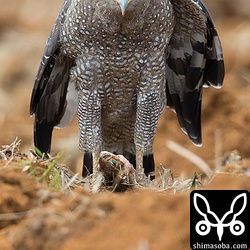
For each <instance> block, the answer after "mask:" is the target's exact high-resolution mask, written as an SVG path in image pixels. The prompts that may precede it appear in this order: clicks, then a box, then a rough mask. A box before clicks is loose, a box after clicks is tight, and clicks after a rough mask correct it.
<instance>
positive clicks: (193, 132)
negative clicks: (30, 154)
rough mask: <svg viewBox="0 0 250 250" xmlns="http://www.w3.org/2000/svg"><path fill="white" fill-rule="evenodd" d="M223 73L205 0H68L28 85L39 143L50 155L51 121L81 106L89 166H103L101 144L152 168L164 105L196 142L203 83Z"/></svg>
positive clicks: (62, 120)
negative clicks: (154, 148) (32, 85)
mask: <svg viewBox="0 0 250 250" xmlns="http://www.w3.org/2000/svg"><path fill="white" fill-rule="evenodd" d="M223 78H224V64H223V57H222V50H221V45H220V41H219V38H218V35H217V32H216V29H215V27H214V25H213V22H212V19H211V17H210V15H209V13H208V10H207V9H206V7H205V5H204V4H203V2H202V1H201V0H65V1H64V4H63V6H62V9H61V11H60V13H59V16H58V18H57V20H56V22H55V24H54V27H53V29H52V31H51V34H50V36H49V39H48V42H47V45H46V47H45V51H44V56H43V59H42V61H41V64H40V67H39V70H38V73H37V77H36V79H35V84H34V88H33V92H32V97H31V106H30V112H31V114H35V127H34V141H35V145H36V147H38V148H39V149H40V150H41V151H42V152H44V153H47V154H48V153H49V152H50V147H51V135H52V131H53V128H54V127H65V126H67V124H68V123H69V122H70V121H71V119H72V117H73V116H74V114H75V113H76V112H77V114H78V121H79V131H80V139H79V146H80V150H82V151H83V152H84V168H83V175H86V174H87V173H88V172H92V171H94V172H95V171H97V164H98V157H99V154H100V152H101V151H102V150H106V151H110V152H112V153H116V154H123V155H124V156H125V157H127V158H128V159H129V160H130V161H131V163H133V164H134V165H135V166H136V168H137V169H139V168H141V167H144V169H145V173H146V174H148V173H149V172H150V171H152V170H153V169H154V158H153V141H154V136H155V132H156V127H157V123H158V119H159V118H160V116H161V114H162V113H163V111H164V110H165V107H166V106H169V107H170V108H172V109H173V110H174V111H175V112H176V114H177V118H178V121H179V123H180V126H181V128H182V129H183V131H184V132H186V133H187V134H188V136H189V138H190V139H191V140H192V141H193V142H194V143H195V144H197V145H200V144H201V119H200V117H201V99H202V86H213V87H216V88H219V87H221V85H222V82H223Z"/></svg>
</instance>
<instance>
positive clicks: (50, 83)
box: [30, 0, 72, 153]
mask: <svg viewBox="0 0 250 250" xmlns="http://www.w3.org/2000/svg"><path fill="white" fill-rule="evenodd" d="M70 2H71V1H70V0H65V2H64V4H63V7H62V9H61V11H60V13H59V15H58V18H57V20H56V22H55V24H54V26H53V28H52V30H51V33H50V36H49V38H48V42H47V44H46V47H45V50H44V55H43V58H42V60H41V63H40V66H39V69H38V73H37V76H36V79H35V83H34V87H33V91H32V96H31V102H30V114H31V115H33V114H35V125H34V143H35V146H36V147H37V148H39V149H40V150H41V151H42V152H43V153H49V152H50V145H51V136H52V131H53V128H54V126H55V125H57V124H58V123H59V122H60V119H61V118H62V116H63V113H64V109H65V99H66V94H67V88H68V81H69V70H70V67H71V66H72V62H71V61H70V59H69V58H68V57H66V56H65V55H63V53H62V52H61V49H60V29H61V27H62V24H63V22H64V20H65V16H66V12H67V9H68V7H69V5H70Z"/></svg>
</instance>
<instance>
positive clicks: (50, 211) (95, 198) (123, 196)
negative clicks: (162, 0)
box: [0, 0, 250, 250]
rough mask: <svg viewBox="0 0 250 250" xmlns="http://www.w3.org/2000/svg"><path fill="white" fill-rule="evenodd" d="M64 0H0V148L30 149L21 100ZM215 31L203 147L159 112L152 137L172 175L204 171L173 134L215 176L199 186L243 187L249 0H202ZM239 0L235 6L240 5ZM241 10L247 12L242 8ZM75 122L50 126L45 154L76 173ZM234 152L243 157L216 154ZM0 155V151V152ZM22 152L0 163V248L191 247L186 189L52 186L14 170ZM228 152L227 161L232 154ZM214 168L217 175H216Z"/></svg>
mask: <svg viewBox="0 0 250 250" xmlns="http://www.w3.org/2000/svg"><path fill="white" fill-rule="evenodd" d="M61 2H62V1H50V0H43V1H34V0H12V1H10V2H9V3H8V5H7V4H6V3H5V1H4V0H0V4H1V10H0V34H1V35H0V46H1V48H2V49H1V50H0V61H1V68H0V111H1V112H0V145H5V144H8V145H9V144H10V143H11V142H12V141H14V139H15V138H16V137H19V138H20V139H21V140H22V144H21V146H20V149H21V151H22V152H23V153H26V154H29V149H30V148H32V147H33V145H32V144H33V142H32V140H33V139H32V133H33V132H32V129H33V128H32V126H33V125H32V124H33V120H32V119H31V118H30V117H29V98H30V94H31V89H32V84H33V80H34V77H35V74H36V71H37V68H38V64H39V61H40V58H41V55H42V52H43V47H44V45H45V42H46V39H47V36H48V33H49V30H50V28H51V26H52V24H53V21H54V19H55V18H56V15H57V13H58V10H59V9H60V5H61ZM205 2H206V3H207V5H208V7H209V9H210V11H211V14H212V16H213V17H214V22H215V24H216V26H217V29H218V33H219V35H220V38H221V41H222V45H223V50H224V58H225V65H226V77H225V81H224V86H223V88H222V89H221V90H214V89H211V88H210V89H205V91H204V95H203V110H202V126H203V147H201V148H197V147H195V146H194V145H193V144H192V143H191V142H190V141H189V139H188V138H187V136H186V135H185V134H183V133H182V132H181V130H180V128H179V125H178V123H177V120H176V117H175V114H174V113H172V112H171V111H169V110H167V111H166V112H165V113H164V115H163V117H162V118H161V120H160V122H159V126H158V131H157V136H156V140H155V147H154V148H155V158H156V164H157V165H159V164H160V163H161V164H163V166H164V167H166V168H170V169H171V171H172V172H173V174H174V175H175V176H182V177H183V176H185V177H191V178H192V177H193V175H194V172H197V173H202V174H203V179H202V180H207V179H205V178H204V176H205V175H204V173H203V172H202V171H201V170H200V169H199V168H198V167H197V166H196V165H195V164H194V163H192V162H190V161H189V160H188V159H185V158H183V157H182V156H179V155H178V154H177V153H176V152H173V151H171V150H170V149H169V148H168V147H167V146H166V142H167V141H168V140H172V141H174V142H176V143H178V144H179V145H181V146H183V147H185V148H186V149H188V150H190V151H191V152H193V153H195V154H196V155H197V156H199V157H201V158H202V159H203V160H204V161H205V162H206V163H207V164H208V165H209V166H210V168H211V169H213V177H212V178H211V179H209V182H208V183H205V182H204V181H202V183H203V186H202V188H204V189H245V190H250V180H249V178H250V177H249V175H250V174H249V172H250V160H249V157H250V140H249V136H250V126H249V124H250V53H249V51H250V43H249V40H250V28H249V27H250V14H249V9H250V3H249V0H238V1H237V6H235V1H234V0H221V1H216V0H210V1H208V0H207V1H205ZM238 2H239V4H238ZM246 10H248V11H246ZM77 136H78V128H77V121H76V119H75V120H74V121H73V123H72V124H71V125H70V126H69V127H68V128H66V129H65V130H57V131H55V133H54V137H53V138H54V139H53V146H52V147H53V151H54V152H59V151H60V150H64V151H65V152H64V155H65V159H64V160H63V162H65V163H66V165H67V166H68V167H70V168H71V169H73V170H74V171H80V166H81V162H82V159H81V155H80V153H78V146H77V144H78V139H77ZM233 150H237V151H238V152H239V155H241V157H242V159H235V161H234V162H231V163H230V162H228V161H227V164H226V166H225V167H224V168H221V166H222V165H223V160H225V157H226V156H227V155H229V154H230V152H232V151H233ZM0 158H1V156H0ZM26 159H27V157H25V156H22V157H14V159H13V160H12V161H11V162H10V164H8V166H6V164H7V163H8V160H3V159H2V160H0V188H1V192H0V249H1V250H2V249H46V250H47V249H69V248H71V249H143V250H144V249H145V250H146V249H190V247H189V192H190V191H189V190H186V191H183V192H177V193H174V192H173V191H170V190H166V191H157V190H152V189H142V190H136V191H128V192H125V193H110V192H101V193H97V194H91V193H89V192H87V191H85V190H84V189H83V188H77V189H76V190H75V191H73V192H70V193H68V192H59V191H56V190H51V189H49V188H48V186H47V185H45V184H41V183H38V182H36V181H35V180H33V179H32V178H31V177H29V176H27V172H22V168H23V167H21V166H17V165H16V162H20V161H21V162H22V161H24V160H26ZM230 159H231V158H230ZM216 171H217V172H216Z"/></svg>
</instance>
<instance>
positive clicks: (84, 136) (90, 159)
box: [78, 91, 102, 177]
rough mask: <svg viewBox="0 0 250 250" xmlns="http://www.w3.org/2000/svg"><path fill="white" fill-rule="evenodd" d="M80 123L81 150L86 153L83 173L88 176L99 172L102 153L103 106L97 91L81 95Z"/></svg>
mask: <svg viewBox="0 0 250 250" xmlns="http://www.w3.org/2000/svg"><path fill="white" fill-rule="evenodd" d="M78 122H79V129H80V139H79V148H80V150H81V151H83V152H84V161H83V164H84V166H83V171H82V175H83V177H85V176H86V175H88V174H92V173H93V174H94V176H95V175H96V173H97V172H98V158H99V154H100V152H101V144H102V139H101V105H100V101H99V99H98V94H97V93H95V91H91V92H89V93H87V91H85V92H84V93H81V92H80V93H79V99H78Z"/></svg>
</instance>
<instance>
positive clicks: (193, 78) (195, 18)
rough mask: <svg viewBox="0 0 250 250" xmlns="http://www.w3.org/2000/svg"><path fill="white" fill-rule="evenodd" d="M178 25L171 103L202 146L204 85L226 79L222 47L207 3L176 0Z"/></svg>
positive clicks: (172, 49)
mask: <svg viewBox="0 0 250 250" xmlns="http://www.w3.org/2000/svg"><path fill="white" fill-rule="evenodd" d="M171 2H172V5H173V8H174V14H175V27H174V32H173V35H172V38H171V40H170V43H169V45H168V47H167V51H166V63H167V66H166V94H167V105H168V106H169V107H170V108H172V109H174V110H175V112H176V114H177V118H178V121H179V124H180V126H181V128H182V129H183V131H184V132H186V133H187V134H188V136H189V138H190V139H191V140H192V141H193V143H194V144H196V145H201V143H202V140H201V100H202V86H210V85H211V86H213V87H217V88H218V87H220V86H221V85H222V81H223V78H224V63H223V57H222V49H221V44H220V40H219V38H218V35H217V32H216V30H215V27H214V25H213V22H212V19H211V17H210V15H209V13H208V10H207V9H206V7H205V5H204V4H203V3H202V2H201V1H199V0H197V1H195V0H172V1H171Z"/></svg>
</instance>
